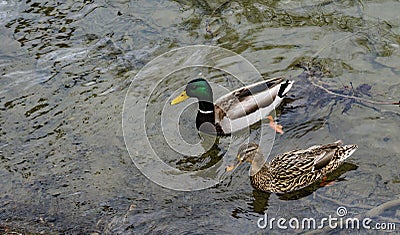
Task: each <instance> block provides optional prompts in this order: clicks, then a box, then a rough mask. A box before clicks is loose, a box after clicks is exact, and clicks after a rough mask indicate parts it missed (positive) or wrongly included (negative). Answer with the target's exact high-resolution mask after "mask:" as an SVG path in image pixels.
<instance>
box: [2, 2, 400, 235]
mask: <svg viewBox="0 0 400 235" xmlns="http://www.w3.org/2000/svg"><path fill="white" fill-rule="evenodd" d="M398 9H399V3H398V1H384V2H382V1H368V2H364V1H267V2H265V1H264V2H262V1H241V2H235V1H229V2H226V1H217V2H209V1H208V2H207V1H206V2H201V1H161V2H155V1H139V2H135V1H111V2H110V1H81V2H75V1H45V2H43V1H0V40H1V44H0V87H1V90H0V112H1V114H0V136H1V138H0V185H1V187H0V192H1V193H0V195H1V200H0V201H1V202H0V208H1V209H0V221H1V223H0V233H4V232H6V231H20V232H36V233H39V232H42V233H57V232H60V233H92V232H98V233H100V232H109V233H128V234H129V233H139V234H140V233H157V232H158V233H193V232H195V233H210V232H212V233H241V232H246V233H256V232H261V230H259V229H258V228H257V220H258V219H259V218H260V214H263V213H264V212H267V213H268V214H270V215H271V216H276V217H277V218H278V217H285V218H290V217H293V216H294V217H297V218H304V217H310V216H311V215H312V216H315V217H316V218H323V217H327V215H329V214H333V213H335V211H336V208H337V207H338V206H340V205H346V206H347V209H348V210H349V211H351V213H354V214H355V215H357V214H363V213H365V212H366V211H367V210H369V209H371V208H373V207H375V206H377V205H379V204H382V203H384V202H387V201H390V200H393V199H396V198H397V196H398V195H399V194H400V191H399V189H400V187H399V178H400V175H399V173H398V169H397V166H398V165H399V163H400V162H399V161H400V160H399V157H398V156H399V153H400V146H398V144H397V143H398V142H399V141H400V139H399V138H400V137H399V135H398V133H399V132H400V130H399V125H398V123H399V121H400V120H399V119H400V115H399V108H398V106H391V105H378V104H374V103H369V102H365V101H363V100H359V99H351V98H350V99H348V98H345V97H341V96H338V95H337V94H339V95H351V96H355V97H359V98H365V99H368V100H373V101H385V102H398V101H399V95H398V94H400V92H399V88H400V83H399V75H400V72H399V67H398V65H399V64H400V61H399V60H400V59H399V58H400V57H399V44H400V36H399V32H400V30H399V29H400V28H399V27H400V22H399V19H398ZM194 44H206V45H217V46H221V47H224V48H227V49H231V50H233V51H234V52H236V53H238V54H240V55H242V56H244V57H245V58H246V59H248V60H249V61H250V62H251V63H253V64H254V65H255V67H256V68H257V69H258V70H259V71H260V72H261V73H262V75H263V76H264V77H265V78H267V77H275V76H280V75H284V76H287V77H290V76H291V77H292V79H294V80H295V83H294V86H293V88H292V90H291V92H290V94H288V97H287V98H286V99H285V100H284V102H283V103H282V105H281V107H279V109H278V110H277V121H278V122H279V123H280V124H282V125H283V127H284V131H285V133H284V134H283V135H277V138H276V141H275V143H274V147H273V149H272V153H271V155H272V156H275V155H277V154H279V153H282V152H285V151H289V150H292V149H295V148H304V147H305V146H311V145H314V144H321V143H328V142H332V141H335V140H337V139H343V141H344V142H345V143H354V144H358V145H359V150H358V151H357V152H356V153H355V154H354V155H353V156H352V157H351V158H350V159H349V160H348V164H346V165H344V166H343V167H342V168H340V169H339V171H338V172H336V173H334V175H332V176H330V177H332V179H331V180H334V181H335V183H334V184H333V185H332V186H329V187H320V185H318V184H316V185H314V186H313V187H312V188H310V189H309V191H307V190H306V191H303V192H301V193H300V194H299V195H275V194H271V195H269V194H266V193H262V192H258V191H255V190H253V189H252V187H251V186H250V182H249V178H248V167H241V168H239V169H237V170H236V171H235V172H234V174H232V175H230V176H228V177H227V178H226V179H224V180H223V181H222V182H221V183H220V184H218V185H216V186H214V187H213V188H211V189H207V190H201V191H196V192H177V191H172V190H168V189H164V188H162V187H160V186H158V185H156V184H154V183H152V182H151V181H149V180H148V179H147V178H146V177H144V176H143V175H142V174H141V173H140V172H139V170H137V169H136V168H135V166H134V165H133V163H132V161H131V159H130V157H129V155H128V153H127V151H126V148H125V145H124V141H123V136H122V129H121V112H122V106H123V101H124V97H125V93H126V91H127V87H128V86H129V84H130V82H131V80H132V79H133V77H134V76H135V74H137V72H138V71H139V70H140V69H141V68H143V66H144V65H145V64H146V63H147V62H149V61H150V60H151V59H154V58H155V57H156V56H158V55H160V54H162V53H164V52H166V51H169V50H170V49H174V48H178V47H181V46H187V45H194ZM304 65H308V67H310V68H313V69H314V70H315V71H314V72H318V73H319V74H318V75H319V76H316V77H313V78H310V76H306V75H307V73H304V72H303V68H302V67H303V66H304ZM214 78H215V77H214ZM216 80H217V79H216ZM217 81H219V82H220V84H221V85H223V86H225V85H226V86H228V87H229V86H230V85H229V84H227V83H226V82H225V81H223V80H217ZM154 82H157V81H149V83H154ZM170 85H173V84H169V85H166V86H165V87H164V88H165V89H164V90H166V91H168V90H169V86H170ZM315 85H319V86H321V87H322V88H324V89H325V90H324V89H322V88H321V87H317V86H315ZM172 87H173V86H172ZM327 90H328V91H332V92H333V93H335V94H331V93H328V92H327ZM130 105H131V106H132V107H133V109H134V107H135V104H130ZM189 118H190V117H189V115H188V117H187V119H188V120H189ZM188 122H189V121H188ZM259 125H260V126H263V125H267V124H265V123H261V124H259ZM257 130H258V127H255V128H253V129H252V134H253V135H254V136H257V135H258V132H257ZM219 141H220V144H219V145H218V146H213V147H212V148H211V150H210V151H209V152H208V153H207V156H206V157H205V158H202V157H199V158H198V157H193V158H179V157H177V156H176V155H168V156H166V157H167V158H168V159H169V160H170V161H169V163H170V164H171V165H176V166H179V167H182V168H186V169H188V168H192V167H195V168H202V167H204V166H208V164H210V165H212V164H213V161H214V160H218V159H219V155H220V154H223V153H224V146H223V144H224V143H225V142H224V141H225V140H224V139H223V138H222V139H220V140H219ZM238 142H240V141H238ZM221 143H222V144H221ZM141 144H143V143H137V146H138V151H139V150H140V149H139V147H140V145H141ZM237 144H238V145H239V144H240V143H237ZM159 147H160V150H161V151H162V150H163V148H165V149H167V147H166V146H164V147H163V146H159ZM142 157H143V159H146V153H144V154H143V156H142ZM232 157H234V156H232ZM355 166H357V167H358V168H357V169H355V168H356V167H355ZM304 208H307V209H304ZM380 219H381V220H383V221H385V220H387V221H390V220H392V221H395V220H396V208H393V207H391V208H388V209H387V210H386V211H385V213H383V214H381V215H380ZM263 232H266V231H263ZM268 232H276V233H279V232H282V231H279V230H277V231H268ZM300 232H301V231H300Z"/></svg>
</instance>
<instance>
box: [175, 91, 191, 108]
mask: <svg viewBox="0 0 400 235" xmlns="http://www.w3.org/2000/svg"><path fill="white" fill-rule="evenodd" d="M188 98H189V96H188V95H187V94H186V91H182V93H181V94H180V95H179V96H178V97H176V98H175V99H173V100H172V101H171V105H174V104H179V103H180V102H182V101H184V100H187V99H188Z"/></svg>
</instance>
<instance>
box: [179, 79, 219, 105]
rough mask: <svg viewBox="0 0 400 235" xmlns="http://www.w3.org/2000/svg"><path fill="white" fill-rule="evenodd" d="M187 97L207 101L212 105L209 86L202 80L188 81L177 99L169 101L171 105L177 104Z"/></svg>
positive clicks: (211, 94)
mask: <svg viewBox="0 0 400 235" xmlns="http://www.w3.org/2000/svg"><path fill="white" fill-rule="evenodd" d="M189 97H194V98H197V99H198V100H199V101H207V102H210V103H212V100H213V93H212V89H211V86H210V84H208V82H207V81H206V80H205V79H204V78H197V79H194V80H192V81H190V82H189V83H188V84H187V85H186V88H185V90H184V91H183V92H182V93H181V94H180V95H179V96H178V97H176V98H175V99H173V100H172V101H171V104H172V105H174V104H179V103H180V102H182V101H184V100H186V99H188V98H189Z"/></svg>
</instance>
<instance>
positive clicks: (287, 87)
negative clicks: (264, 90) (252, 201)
mask: <svg viewBox="0 0 400 235" xmlns="http://www.w3.org/2000/svg"><path fill="white" fill-rule="evenodd" d="M293 83H294V81H289V80H286V82H284V83H281V85H280V86H281V87H280V88H279V91H278V96H279V97H280V98H283V97H284V96H285V95H286V93H288V92H289V90H290V88H292V86H293Z"/></svg>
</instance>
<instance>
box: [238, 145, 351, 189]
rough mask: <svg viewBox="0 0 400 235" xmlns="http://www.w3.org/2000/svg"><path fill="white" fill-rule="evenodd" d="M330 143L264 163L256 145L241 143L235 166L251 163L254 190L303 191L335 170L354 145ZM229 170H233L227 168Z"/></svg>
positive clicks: (348, 155)
mask: <svg viewBox="0 0 400 235" xmlns="http://www.w3.org/2000/svg"><path fill="white" fill-rule="evenodd" d="M342 144H343V142H342V141H341V140H338V141H336V142H334V143H331V144H325V145H316V146H312V147H310V148H308V149H304V150H292V151H289V152H286V153H284V154H281V155H278V156H276V157H275V158H274V159H272V161H271V162H268V163H264V157H263V155H262V153H261V150H260V148H259V146H258V144H255V143H250V144H244V145H242V146H241V147H240V148H239V151H238V156H237V157H238V161H239V162H238V164H237V165H239V164H240V163H242V162H244V161H248V162H251V174H250V181H251V184H252V185H253V187H254V188H256V189H258V190H261V191H266V192H272V193H288V192H291V191H295V190H298V189H301V188H304V187H306V186H308V185H310V184H312V183H314V182H316V181H317V180H318V179H320V178H321V177H323V176H325V175H326V174H328V173H330V172H332V171H333V170H335V169H336V168H338V167H339V166H340V165H341V164H342V163H343V162H344V160H346V159H347V158H348V157H350V156H351V155H352V154H353V153H354V151H356V150H357V148H358V146H357V145H355V144H353V145H342ZM231 169H233V167H232V168H231Z"/></svg>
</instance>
